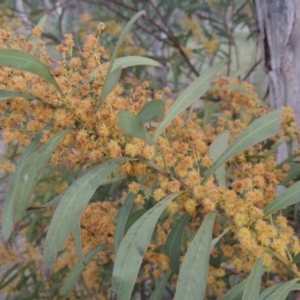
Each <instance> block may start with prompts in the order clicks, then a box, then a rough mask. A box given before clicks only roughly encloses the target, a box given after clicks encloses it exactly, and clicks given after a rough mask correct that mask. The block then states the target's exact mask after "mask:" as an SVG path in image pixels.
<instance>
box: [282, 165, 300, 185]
mask: <svg viewBox="0 0 300 300" xmlns="http://www.w3.org/2000/svg"><path fill="white" fill-rule="evenodd" d="M299 175H300V166H299V165H296V166H293V167H292V169H291V170H290V171H289V174H288V175H287V177H286V178H285V179H284V180H283V181H282V182H281V185H285V186H286V185H287V184H288V183H289V182H290V181H291V180H294V179H295V178H297V177H298V176H299Z"/></svg>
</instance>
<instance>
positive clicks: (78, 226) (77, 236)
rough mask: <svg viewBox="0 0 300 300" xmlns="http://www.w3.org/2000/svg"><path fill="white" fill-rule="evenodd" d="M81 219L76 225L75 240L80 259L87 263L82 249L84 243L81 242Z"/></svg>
mask: <svg viewBox="0 0 300 300" xmlns="http://www.w3.org/2000/svg"><path fill="white" fill-rule="evenodd" d="M80 231H81V220H80V219H79V220H78V221H77V222H76V223H75V226H74V240H75V248H76V251H77V254H78V256H79V259H80V260H81V261H82V263H83V264H84V265H86V261H85V260H84V256H83V251H82V243H81V232H80Z"/></svg>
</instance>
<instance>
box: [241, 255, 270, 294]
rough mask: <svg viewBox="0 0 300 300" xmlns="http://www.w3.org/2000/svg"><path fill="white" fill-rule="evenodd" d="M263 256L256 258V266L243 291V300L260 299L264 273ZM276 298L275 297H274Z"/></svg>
mask: <svg viewBox="0 0 300 300" xmlns="http://www.w3.org/2000/svg"><path fill="white" fill-rule="evenodd" d="M262 262H263V258H262V257H259V258H257V259H256V262H255V264H254V267H253V269H252V271H251V273H250V275H249V277H248V278H247V283H246V286H245V290H244V293H243V297H242V300H254V299H258V296H259V292H260V282H261V275H262V273H263V265H262ZM273 299H274V298H273Z"/></svg>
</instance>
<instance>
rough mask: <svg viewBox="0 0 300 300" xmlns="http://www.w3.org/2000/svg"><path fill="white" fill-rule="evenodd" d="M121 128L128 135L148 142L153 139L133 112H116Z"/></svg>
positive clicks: (151, 141) (151, 142)
mask: <svg viewBox="0 0 300 300" xmlns="http://www.w3.org/2000/svg"><path fill="white" fill-rule="evenodd" d="M118 120H119V123H120V127H121V129H122V130H123V131H124V132H125V133H126V134H128V135H131V136H134V137H137V138H140V139H142V140H144V141H146V142H148V143H150V144H153V143H154V141H153V139H152V137H151V135H150V134H149V132H148V131H147V130H146V128H145V127H144V125H143V123H142V122H141V120H140V119H139V118H138V117H137V116H135V115H134V114H133V113H131V112H129V111H126V110H122V111H120V112H119V114H118Z"/></svg>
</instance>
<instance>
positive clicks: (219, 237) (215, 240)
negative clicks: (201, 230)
mask: <svg viewBox="0 0 300 300" xmlns="http://www.w3.org/2000/svg"><path fill="white" fill-rule="evenodd" d="M230 229H231V228H230V227H227V228H226V229H225V230H224V231H223V232H222V233H221V234H220V235H219V236H217V237H216V238H214V239H213V240H212V241H211V244H210V251H211V250H212V249H213V248H214V246H216V244H217V242H218V241H219V240H220V239H221V238H222V237H223V236H224V235H225V234H226V233H227V232H228V231H229V230H230Z"/></svg>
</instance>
